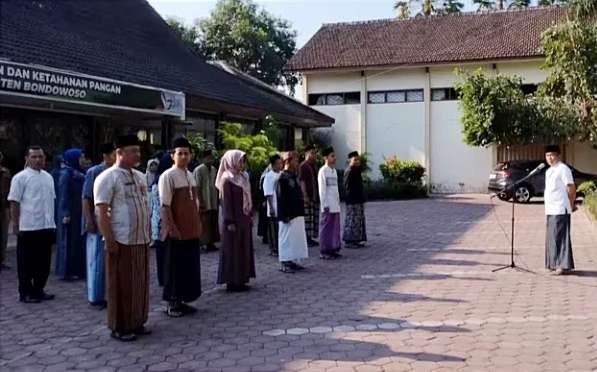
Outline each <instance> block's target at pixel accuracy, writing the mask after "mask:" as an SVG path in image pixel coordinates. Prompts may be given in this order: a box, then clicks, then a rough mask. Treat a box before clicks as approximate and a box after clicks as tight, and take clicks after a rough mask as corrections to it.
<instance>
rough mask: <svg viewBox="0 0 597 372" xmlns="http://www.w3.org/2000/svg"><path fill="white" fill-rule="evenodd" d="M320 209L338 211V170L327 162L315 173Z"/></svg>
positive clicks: (331, 211)
mask: <svg viewBox="0 0 597 372" xmlns="http://www.w3.org/2000/svg"><path fill="white" fill-rule="evenodd" d="M317 183H318V185H317V186H318V187H319V200H320V202H321V211H322V212H323V211H324V210H325V208H329V210H330V213H340V191H338V172H336V169H335V168H330V167H329V166H328V165H327V164H326V165H324V166H323V167H321V169H319V173H318V174H317Z"/></svg>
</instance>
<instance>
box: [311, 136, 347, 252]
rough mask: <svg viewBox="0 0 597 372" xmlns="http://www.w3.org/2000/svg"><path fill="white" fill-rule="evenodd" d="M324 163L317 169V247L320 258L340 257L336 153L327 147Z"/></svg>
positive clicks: (324, 153) (324, 152)
mask: <svg viewBox="0 0 597 372" xmlns="http://www.w3.org/2000/svg"><path fill="white" fill-rule="evenodd" d="M323 157H324V159H325V165H324V166H323V167H321V169H320V170H319V174H318V176H317V183H318V187H319V200H320V202H321V218H320V221H319V247H320V253H321V256H320V258H321V259H327V260H329V259H336V258H339V257H342V255H341V254H340V253H339V252H340V249H341V248H342V247H341V242H340V193H339V191H338V173H337V172H336V168H335V166H336V154H335V153H334V149H333V148H331V147H328V148H327V149H325V150H324V151H323Z"/></svg>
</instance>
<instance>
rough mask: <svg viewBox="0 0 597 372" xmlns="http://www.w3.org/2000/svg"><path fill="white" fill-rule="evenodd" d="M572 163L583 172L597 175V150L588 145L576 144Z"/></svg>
mask: <svg viewBox="0 0 597 372" xmlns="http://www.w3.org/2000/svg"><path fill="white" fill-rule="evenodd" d="M571 163H572V165H573V166H574V167H575V168H576V169H578V170H579V171H581V172H586V173H592V174H597V150H595V149H594V148H592V147H591V145H589V144H588V143H575V144H574V158H573V159H572V162H571Z"/></svg>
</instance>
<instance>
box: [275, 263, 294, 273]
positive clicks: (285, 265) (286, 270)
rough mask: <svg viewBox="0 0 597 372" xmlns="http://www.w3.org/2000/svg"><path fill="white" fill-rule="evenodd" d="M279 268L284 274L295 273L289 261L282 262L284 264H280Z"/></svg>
mask: <svg viewBox="0 0 597 372" xmlns="http://www.w3.org/2000/svg"><path fill="white" fill-rule="evenodd" d="M279 270H280V272H283V273H284V274H294V269H293V268H292V266H291V265H290V263H289V262H282V265H281V266H280V269H279Z"/></svg>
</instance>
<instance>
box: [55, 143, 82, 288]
mask: <svg viewBox="0 0 597 372" xmlns="http://www.w3.org/2000/svg"><path fill="white" fill-rule="evenodd" d="M82 159H83V151H82V150H80V149H70V150H67V151H66V152H65V153H64V163H65V166H64V168H61V169H60V172H59V175H58V187H57V191H58V192H57V206H58V210H57V213H56V215H57V221H56V225H57V227H58V228H57V231H56V234H57V244H56V246H57V249H56V275H58V276H59V277H60V278H61V279H65V280H72V279H75V278H78V279H83V278H85V273H86V263H85V243H84V240H83V234H82V229H81V221H82V220H81V216H82V204H81V193H82V191H83V183H84V181H85V175H84V174H83V172H82V170H81V161H82Z"/></svg>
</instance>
